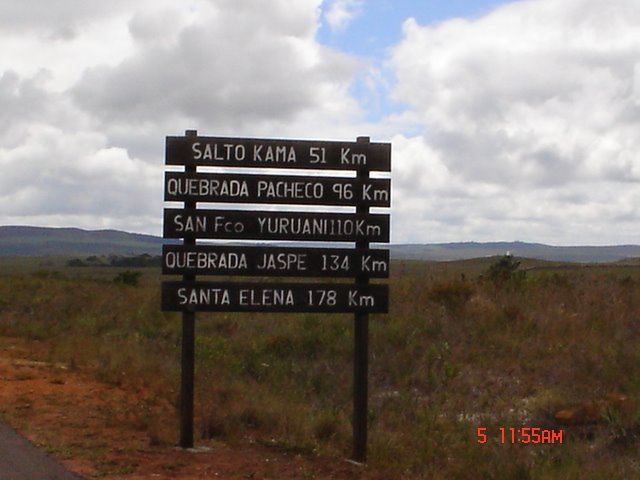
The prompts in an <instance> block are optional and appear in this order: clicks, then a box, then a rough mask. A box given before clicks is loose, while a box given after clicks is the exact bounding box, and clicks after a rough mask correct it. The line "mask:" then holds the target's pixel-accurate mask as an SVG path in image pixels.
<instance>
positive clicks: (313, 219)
mask: <svg viewBox="0 0 640 480" xmlns="http://www.w3.org/2000/svg"><path fill="white" fill-rule="evenodd" d="M164 238H211V239H232V240H299V241H325V242H355V241H359V240H364V241H367V242H374V243H375V242H388V241H389V215H388V214H352V213H320V212H318V213H307V212H304V213H303V212H271V211H249V210H197V209H178V208H167V209H165V211H164Z"/></svg>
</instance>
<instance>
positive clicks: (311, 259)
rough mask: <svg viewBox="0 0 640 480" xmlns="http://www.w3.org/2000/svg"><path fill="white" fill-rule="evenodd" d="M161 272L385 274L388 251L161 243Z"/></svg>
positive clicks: (194, 273) (325, 274)
mask: <svg viewBox="0 0 640 480" xmlns="http://www.w3.org/2000/svg"><path fill="white" fill-rule="evenodd" d="M162 273H163V274H165V275H235V276H264V277H272V276H274V277H275V276H278V277H355V276H356V275H366V276H368V277H371V278H388V277H389V251H388V250H354V249H348V248H300V247H298V248H290V247H280V246H274V247H271V246H251V247H246V246H223V245H193V246H185V245H164V246H163V248H162Z"/></svg>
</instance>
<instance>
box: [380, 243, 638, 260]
mask: <svg viewBox="0 0 640 480" xmlns="http://www.w3.org/2000/svg"><path fill="white" fill-rule="evenodd" d="M507 253H509V254H511V255H513V256H514V257H520V258H535V259H538V260H549V261H555V262H581V263H590V262H596V263H600V262H617V261H621V260H625V259H629V258H637V257H640V245H614V246H602V247H589V246H584V247H554V246H551V245H544V244H540V243H525V242H491V243H478V242H464V243H433V244H424V245H418V244H406V245H393V246H392V247H391V258H398V259H405V260H412V259H413V260H425V259H426V260H435V261H449V260H466V259H470V258H480V257H492V256H497V255H506V254H507Z"/></svg>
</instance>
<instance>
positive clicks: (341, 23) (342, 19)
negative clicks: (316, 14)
mask: <svg viewBox="0 0 640 480" xmlns="http://www.w3.org/2000/svg"><path fill="white" fill-rule="evenodd" d="M362 4H363V0H332V2H331V3H330V5H329V7H328V9H327V11H326V12H325V14H324V18H325V20H326V22H327V24H328V25H329V27H330V28H331V30H344V29H345V28H347V26H348V25H349V24H350V23H351V22H352V21H353V20H354V18H356V17H357V16H358V15H360V13H362Z"/></svg>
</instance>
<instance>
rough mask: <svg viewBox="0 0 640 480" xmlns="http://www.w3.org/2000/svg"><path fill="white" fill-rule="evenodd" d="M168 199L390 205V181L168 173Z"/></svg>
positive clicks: (165, 193)
mask: <svg viewBox="0 0 640 480" xmlns="http://www.w3.org/2000/svg"><path fill="white" fill-rule="evenodd" d="M164 185H165V187H164V199H165V200H166V201H174V202H175V201H177V202H185V201H194V202H226V203H271V204H298V205H364V206H368V207H388V206H390V203H391V180H389V179H381V178H372V179H367V180H364V181H360V180H358V179H355V178H340V177H318V176H293V175H288V176H287V175H240V174H221V173H181V172H166V173H165V180H164Z"/></svg>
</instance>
